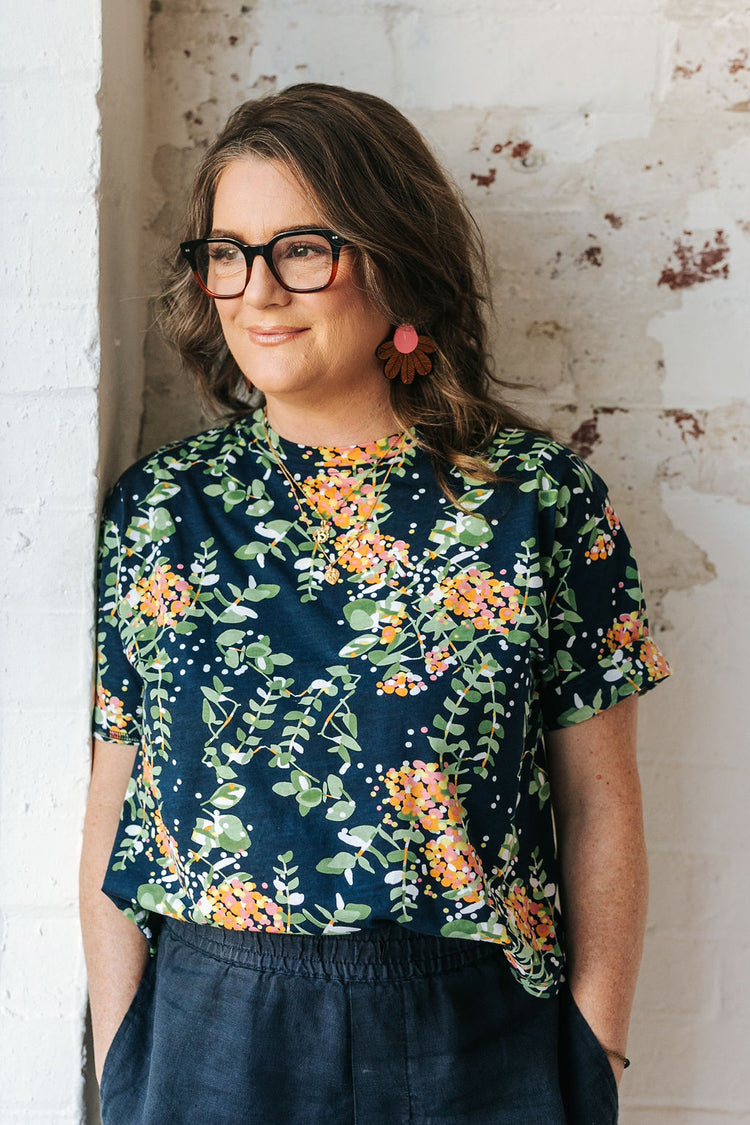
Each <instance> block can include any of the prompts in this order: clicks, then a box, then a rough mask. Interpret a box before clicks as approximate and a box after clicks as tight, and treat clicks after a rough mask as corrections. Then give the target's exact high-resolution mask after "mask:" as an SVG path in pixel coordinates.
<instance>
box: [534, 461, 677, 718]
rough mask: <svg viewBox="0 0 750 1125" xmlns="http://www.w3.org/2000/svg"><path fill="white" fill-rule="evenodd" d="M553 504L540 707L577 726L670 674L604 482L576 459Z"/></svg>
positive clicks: (632, 560)
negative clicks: (545, 656) (546, 639)
mask: <svg viewBox="0 0 750 1125" xmlns="http://www.w3.org/2000/svg"><path fill="white" fill-rule="evenodd" d="M571 470H572V472H571V476H570V478H569V481H568V483H567V484H564V485H561V487H560V488H559V491H558V495H557V505H556V508H555V529H554V534H553V538H554V542H553V546H552V550H551V556H550V585H549V598H548V615H549V650H548V661H547V667H546V668H545V671H544V674H543V682H544V688H543V692H542V710H543V719H544V725H545V727H546V728H547V729H554V728H557V727H565V726H571V725H573V724H574V723H579V722H582V721H583V720H584V719H588V718H591V716H593V715H595V714H597V713H598V712H600V711H604V710H606V709H607V708H608V707H611V706H612V705H613V704H615V703H617V702H618V701H619V700H621V699H624V698H625V697H626V696H628V695H632V694H634V693H635V692H644V691H648V690H649V689H650V688H652V687H654V686H655V685H656V684H657V683H659V682H660V681H661V680H663V679H664V678H665V677H666V676H668V675H669V674H670V669H669V665H668V664H667V661H666V660H665V658H664V656H663V655H662V653H661V652H660V650H659V648H658V647H657V645H656V643H655V641H654V640H653V638H652V637H651V635H650V633H649V627H648V617H647V613H646V604H645V601H644V596H643V589H642V586H641V580H640V577H639V574H638V567H637V565H636V562H635V559H634V558H633V553H632V549H631V546H630V542H629V541H628V537H627V535H626V534H625V531H624V529H623V527H622V525H621V523H620V521H619V519H618V518H617V515H616V514H615V511H614V509H613V508H612V505H611V504H610V502H609V498H608V496H607V488H606V485H605V484H604V482H603V481H602V480H601V478H600V477H598V476H597V475H596V474H595V473H594V472H593V471H592V470H591V469H590V468H589V466H587V465H586V464H585V463H584V462H582V461H580V460H579V459H578V458H573V457H572V458H571Z"/></svg>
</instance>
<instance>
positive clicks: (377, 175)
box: [159, 82, 530, 499]
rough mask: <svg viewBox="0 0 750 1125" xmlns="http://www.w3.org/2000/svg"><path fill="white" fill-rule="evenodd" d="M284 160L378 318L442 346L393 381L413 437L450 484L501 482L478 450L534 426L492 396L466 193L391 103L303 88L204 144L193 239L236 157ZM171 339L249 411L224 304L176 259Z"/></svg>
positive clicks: (252, 105)
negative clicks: (347, 245)
mask: <svg viewBox="0 0 750 1125" xmlns="http://www.w3.org/2000/svg"><path fill="white" fill-rule="evenodd" d="M247 156H254V157H261V158H264V159H268V160H275V161H278V162H280V163H281V164H282V165H284V166H285V168H286V169H287V170H288V171H289V172H290V173H291V174H292V175H293V176H294V178H295V179H296V180H297V181H298V182H299V184H300V185H302V187H303V190H304V191H305V192H306V194H307V195H308V196H309V199H310V201H311V203H312V204H313V206H314V207H315V208H316V209H317V211H318V213H319V214H320V218H321V224H322V225H324V226H327V227H330V228H332V229H333V230H335V231H337V233H339V234H340V235H343V236H344V237H345V238H347V239H349V240H350V241H351V242H352V243H353V246H354V251H355V253H356V254H357V255H358V265H359V273H360V276H361V278H362V281H363V283H364V286H365V290H366V292H367V294H368V295H369V298H370V300H371V301H372V303H373V305H374V306H375V308H376V309H378V311H379V312H380V313H381V314H382V315H383V316H384V317H385V318H386V319H388V320H389V321H390V322H391V323H392V324H393V325H394V326H395V325H398V324H414V325H416V326H417V328H418V330H419V331H420V332H421V333H425V334H427V335H429V336H431V337H432V339H433V340H434V341H435V343H436V345H437V351H436V352H435V353H434V356H433V369H432V371H431V372H430V374H429V375H427V376H425V377H418V378H417V379H416V380H415V381H414V382H413V383H411V384H410V385H408V386H405V385H404V384H403V383H401V382H400V380H394V381H393V382H392V384H391V406H392V409H393V412H394V415H395V417H396V421H397V423H398V425H399V426H400V427H402V428H403V429H405V430H406V429H410V428H411V427H412V426H413V427H415V428H416V432H417V436H418V442H419V444H420V445H421V447H422V448H423V449H425V450H426V451H427V452H428V453H429V454H430V456H431V458H432V461H433V464H434V467H435V472H436V474H437V477H438V480H439V482H440V484H441V487H442V488H443V490H444V491H445V492H446V495H448V496H449V497H450V498H451V499H455V497H454V495H453V493H452V490H451V488H450V485H449V484H448V482H447V478H446V469H447V468H448V466H449V465H451V464H452V465H455V466H456V467H457V468H459V469H460V470H461V471H462V472H465V473H467V474H468V475H469V476H470V477H473V478H475V479H478V480H482V481H487V482H490V481H496V480H498V479H499V478H498V477H497V475H496V474H495V473H494V472H493V471H492V469H491V468H490V467H489V465H488V464H487V463H486V462H485V461H483V459H482V451H483V450H485V449H486V447H487V445H488V443H489V442H490V441H491V439H492V437H493V436H494V435H495V434H496V432H497V431H498V430H499V429H501V428H505V427H516V426H520V427H522V428H530V427H529V423H528V422H527V421H526V420H525V419H524V418H523V417H521V416H520V415H519V414H517V413H516V412H515V411H513V410H512V409H511V408H509V407H508V406H505V405H503V404H502V402H500V401H498V400H497V398H495V397H493V396H492V395H491V393H490V392H491V388H492V387H493V385H499V381H498V380H497V379H496V378H495V377H494V375H493V374H492V371H491V367H490V357H489V355H488V352H487V328H486V323H485V318H484V313H485V309H486V308H488V307H489V281H488V273H487V264H486V259H485V254H484V247H483V244H482V239H481V236H480V234H479V231H478V228H477V226H476V223H475V222H474V220H473V218H472V217H471V215H470V214H469V212H468V210H467V208H466V206H465V204H464V203H463V201H462V200H461V198H460V195H459V193H458V191H457V189H456V188H454V187H453V186H452V185H451V183H450V182H449V180H448V177H447V176H446V174H445V172H444V171H443V170H442V168H441V167H440V165H439V164H438V162H437V161H436V160H435V158H434V156H433V155H432V153H431V152H430V150H429V148H428V147H427V144H426V143H425V141H424V139H423V138H422V136H421V134H420V133H419V132H418V130H417V129H416V128H415V127H414V126H413V125H412V124H411V122H409V121H408V120H407V119H406V118H405V117H404V116H403V114H401V113H400V112H399V111H398V110H397V109H395V108H394V106H392V105H390V104H389V103H388V102H386V101H384V100H383V99H381V98H378V97H375V96H374V95H372V94H365V93H359V92H355V91H352V90H347V89H344V88H343V87H340V86H328V85H323V84H319V83H312V82H310V83H301V84H299V85H296V86H290V87H288V88H287V89H286V90H283V91H282V92H281V93H279V94H272V95H270V96H267V97H264V98H260V99H258V100H257V101H248V102H245V103H244V104H242V105H240V106H239V107H238V108H237V109H236V110H235V111H234V112H233V113H232V115H231V116H230V118H229V120H228V121H227V124H226V126H225V128H224V129H223V131H222V132H221V133H220V135H219V136H218V137H217V139H216V141H215V142H214V143H213V145H212V146H211V147H210V148H209V149H208V151H207V152H206V155H205V157H204V159H203V161H202V162H201V165H200V167H199V168H198V171H197V173H196V177H195V181H194V183H193V188H192V191H191V194H190V197H189V203H188V212H187V222H186V227H185V231H184V234H183V238H184V239H186V240H187V239H191V238H204V237H206V236H207V235H208V234H209V232H210V230H211V224H212V212H213V203H214V197H215V193H216V186H217V184H218V181H219V177H220V176H221V174H222V172H223V171H224V170H225V169H226V167H227V166H228V165H229V164H231V163H232V162H233V161H235V160H238V159H242V158H243V157H247ZM159 319H160V322H161V325H162V328H163V331H164V333H165V335H166V337H167V339H168V340H169V341H170V342H171V343H172V344H173V345H174V346H175V347H176V348H177V351H178V352H179V354H180V356H181V358H182V360H183V362H184V364H185V365H186V366H187V368H188V369H189V370H191V371H192V372H193V374H194V375H195V376H196V378H197V381H198V385H199V387H200V389H201V391H202V394H203V396H204V399H205V400H206V401H207V403H208V404H209V406H210V407H211V408H212V409H213V411H214V412H215V413H218V414H220V415H223V417H225V418H236V417H238V416H240V415H242V414H246V413H247V412H248V411H249V410H250V409H252V406H253V405H254V403H252V401H251V400H249V399H248V394H247V382H246V379H245V377H244V376H243V374H242V372H241V371H240V369H239V368H238V366H237V364H236V363H235V361H234V358H233V357H232V355H231V353H230V352H229V350H228V348H227V346H226V344H225V342H224V337H223V335H222V331H221V326H220V323H219V317H218V314H217V312H216V309H215V306H214V302H213V301H212V300H211V298H210V297H208V296H206V294H205V293H204V292H203V291H202V290H201V289H200V287H199V286H198V285H197V284H196V282H195V280H194V278H193V276H192V274H191V273H190V271H189V270H188V268H187V266H186V264H185V261H184V259H183V258H182V257H181V256H180V255H177V256H176V257H175V259H174V262H173V264H172V267H171V270H170V274H169V277H168V279H167V284H166V287H165V289H164V292H163V293H162V296H161V298H160V306H159Z"/></svg>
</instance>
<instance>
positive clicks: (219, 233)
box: [206, 223, 327, 246]
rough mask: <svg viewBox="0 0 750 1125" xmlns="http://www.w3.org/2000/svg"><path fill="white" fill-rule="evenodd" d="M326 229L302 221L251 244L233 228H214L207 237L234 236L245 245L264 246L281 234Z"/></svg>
mask: <svg viewBox="0 0 750 1125" xmlns="http://www.w3.org/2000/svg"><path fill="white" fill-rule="evenodd" d="M326 229H327V228H326V227H321V226H315V224H314V223H300V224H299V225H298V226H296V227H282V229H281V230H277V231H276V234H272V235H271V237H270V238H268V239H266V242H265V243H263V242H257V243H253V244H251V243H249V242H245V240H244V239H242V238H240V237H239V235H238V234H235V232H234V231H231V230H212V231H211V233H210V234H208V235H207V236H206V237H207V238H233V239H234V241H235V242H241V243H242V245H243V246H250V245H255V246H264V245H266V244H267V243H269V242H272V241H273V239H274V238H277V237H278V236H279V235H280V234H297V233H298V232H300V231H303V230H326Z"/></svg>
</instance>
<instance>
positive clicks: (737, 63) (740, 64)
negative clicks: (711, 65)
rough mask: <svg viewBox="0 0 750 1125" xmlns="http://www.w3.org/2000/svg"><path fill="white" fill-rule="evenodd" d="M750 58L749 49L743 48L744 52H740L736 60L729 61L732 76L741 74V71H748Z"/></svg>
mask: <svg viewBox="0 0 750 1125" xmlns="http://www.w3.org/2000/svg"><path fill="white" fill-rule="evenodd" d="M749 56H750V51H748V48H747V47H743V48H742V50H741V51H739V52H738V54H737V57H736V58H734V59H730V60H729V73H730V74H739V72H740V71H741V70H747V69H748V65H747V63H748V57H749Z"/></svg>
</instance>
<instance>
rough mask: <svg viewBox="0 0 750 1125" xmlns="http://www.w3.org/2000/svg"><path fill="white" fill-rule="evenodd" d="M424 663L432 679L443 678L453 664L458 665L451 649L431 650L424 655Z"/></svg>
mask: <svg viewBox="0 0 750 1125" xmlns="http://www.w3.org/2000/svg"><path fill="white" fill-rule="evenodd" d="M424 662H425V667H426V669H427V671H428V672H429V674H430V677H431V678H432V679H436V678H437V677H438V676H442V674H443V672H447V671H448V669H449V668H450V666H451V664H455V663H456V657H455V654H453V653H451V651H450V649H447V648H431V649H429V650H428V651H427V652H426V653H425V654H424Z"/></svg>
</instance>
